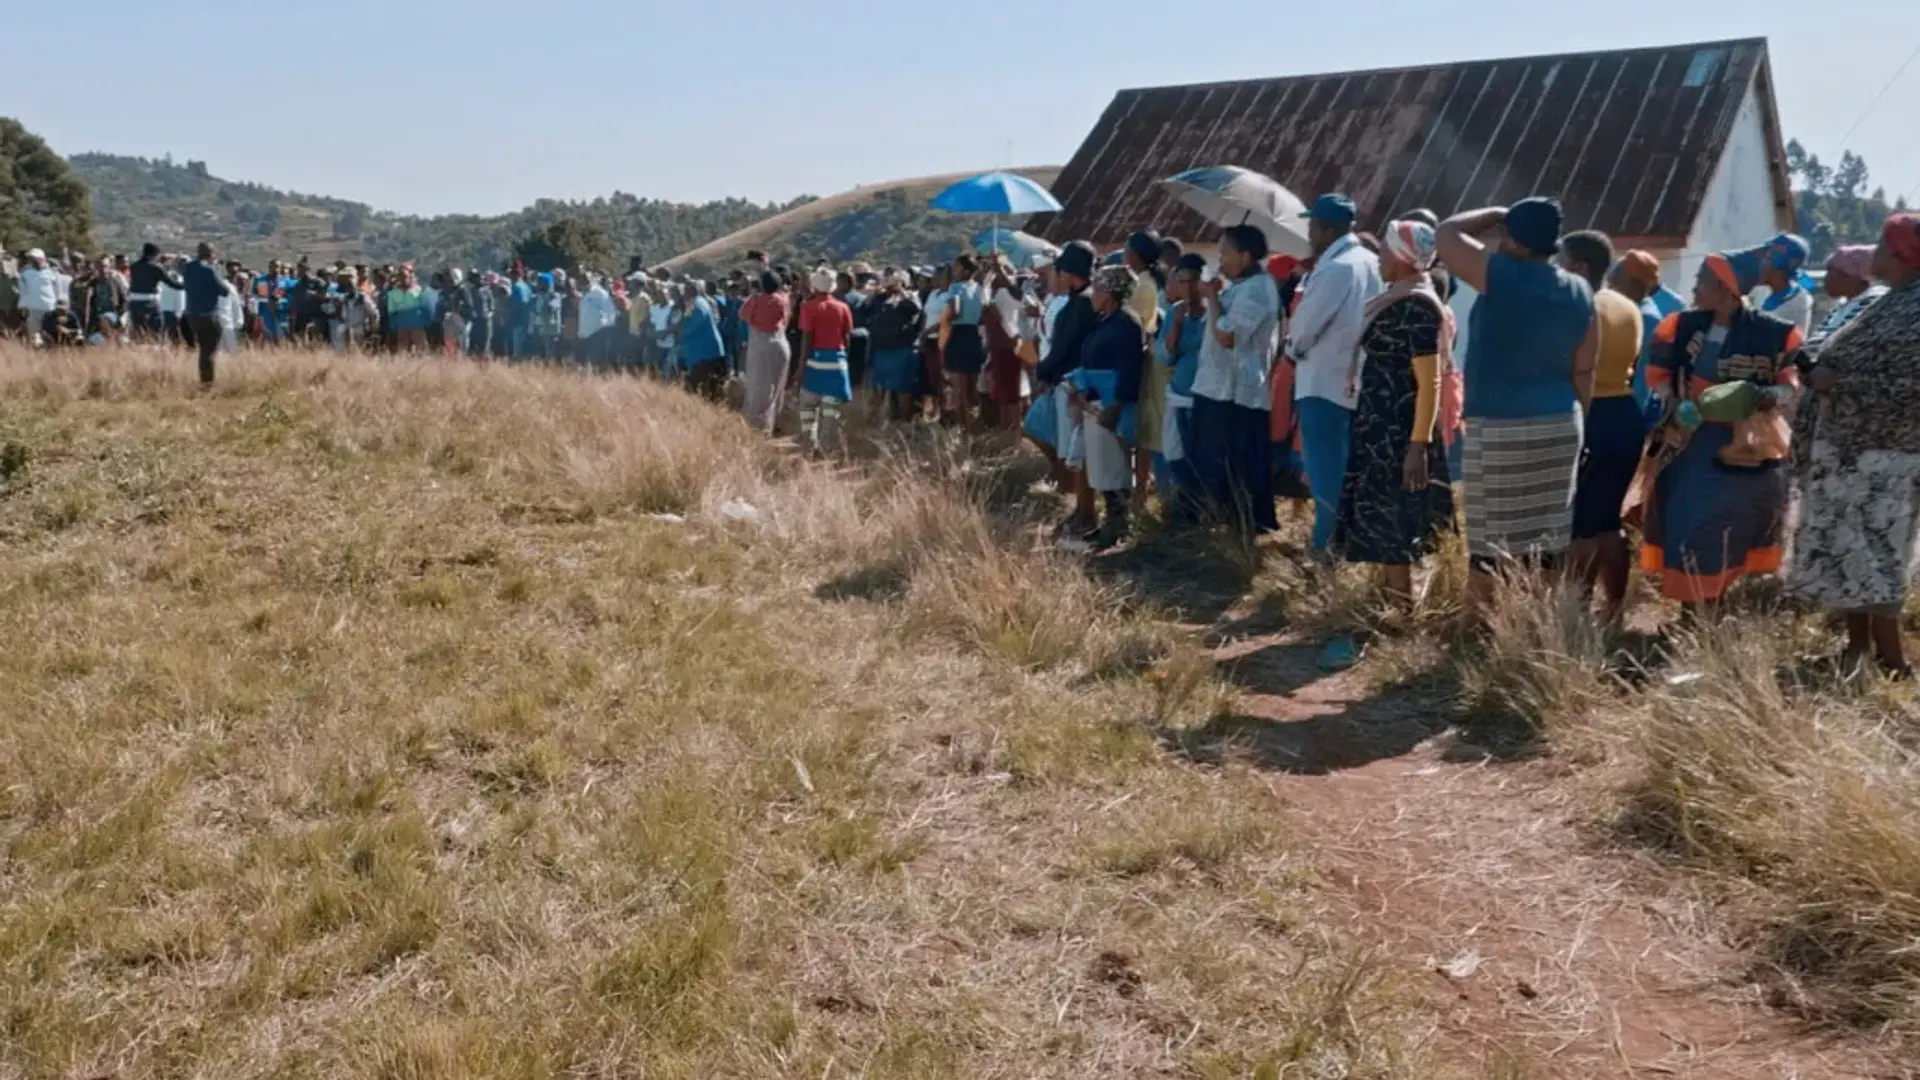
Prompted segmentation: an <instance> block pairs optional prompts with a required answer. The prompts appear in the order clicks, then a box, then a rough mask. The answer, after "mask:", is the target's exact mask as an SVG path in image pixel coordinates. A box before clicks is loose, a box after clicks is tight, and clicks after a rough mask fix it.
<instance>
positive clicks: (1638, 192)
mask: <svg viewBox="0 0 1920 1080" xmlns="http://www.w3.org/2000/svg"><path fill="white" fill-rule="evenodd" d="M1756 80H1758V89H1759V98H1760V103H1761V109H1762V113H1763V122H1764V124H1765V127H1766V129H1767V137H1768V140H1769V142H1770V143H1771V146H1770V149H1769V156H1770V157H1771V159H1772V163H1773V167H1774V173H1775V175H1774V187H1775V200H1776V203H1777V206H1776V210H1777V213H1776V216H1777V217H1779V218H1780V219H1781V222H1782V223H1783V224H1784V223H1785V222H1788V221H1791V220H1792V209H1791V205H1792V204H1791V201H1790V200H1791V198H1792V196H1791V193H1790V192H1789V190H1788V187H1787V176H1786V172H1785V152H1784V150H1783V149H1782V148H1781V140H1780V130H1779V122H1778V120H1777V113H1776V111H1775V107H1774V100H1773V86H1772V77H1771V74H1770V72H1769V69H1768V62H1767V43H1766V41H1765V39H1761V38H1755V39H1749V40H1740V41H1722V42H1709V43H1704V44H1695V45H1676V46H1671V47H1666V48H1654V49H1629V50H1623V51H1619V52H1600V53H1569V54H1567V55H1563V56H1537V57H1527V58H1521V59H1510V60H1479V61H1473V62H1470V63H1464V64H1440V65H1435V66H1433V67H1416V68H1398V69H1394V70H1386V71H1361V72H1350V73H1346V74H1334V75H1300V76H1291V77H1287V78H1280V79H1264V80H1255V81H1250V82H1236V83H1215V84H1211V85H1202V86H1166V87H1157V88H1152V89H1139V90H1122V91H1121V92H1120V93H1118V94H1116V95H1115V96H1114V99H1113V102H1112V103H1111V104H1110V105H1108V106H1107V110H1106V112H1105V113H1104V114H1102V115H1101V117H1100V122H1099V123H1098V124H1096V125H1095V126H1094V129H1093V132H1092V133H1091V134H1089V135H1088V136H1087V139H1086V141H1085V142H1083V143H1081V145H1080V149H1079V151H1078V152H1076V153H1075V154H1074V156H1073V160H1072V161H1071V162H1069V163H1068V164H1067V167H1066V168H1065V169H1064V170H1063V171H1062V172H1061V174H1060V178H1059V180H1058V181H1057V182H1056V183H1055V184H1054V188H1053V191H1054V194H1055V195H1056V196H1058V197H1059V199H1060V201H1061V203H1062V204H1063V205H1064V206H1065V207H1066V209H1065V210H1064V211H1062V212H1061V213H1058V214H1048V215H1042V216H1041V217H1037V218H1035V219H1033V220H1032V221H1031V222H1030V223H1029V224H1028V226H1027V229H1028V231H1030V232H1034V233H1037V234H1039V235H1041V236H1045V237H1046V238H1047V239H1049V240H1053V241H1055V242H1064V241H1067V240H1071V239H1075V238H1079V239H1087V240H1092V241H1094V242H1095V243H1098V244H1116V243H1120V242H1122V241H1124V240H1125V239H1126V237H1127V235H1128V234H1129V233H1131V232H1133V231H1134V230H1136V229H1143V228H1154V229H1158V230H1159V231H1160V232H1161V233H1163V234H1165V235H1169V236H1178V237H1182V238H1184V239H1188V240H1199V241H1209V240H1212V239H1214V238H1215V237H1216V236H1217V230H1215V229H1214V228H1212V227H1211V226H1209V225H1208V224H1207V223H1206V222H1205V221H1203V220H1202V219H1201V218H1200V217H1199V216H1198V215H1196V214H1194V213H1193V212H1192V211H1190V210H1187V209H1185V208H1184V207H1182V206H1180V205H1179V204H1178V203H1176V202H1174V201H1173V200H1172V199H1171V198H1170V197H1169V196H1168V195H1167V194H1166V192H1165V190H1164V189H1162V188H1161V187H1160V186H1159V185H1158V184H1157V183H1156V181H1158V180H1161V179H1164V178H1166V177H1169V176H1172V175H1174V174H1175V173H1178V172H1181V171H1183V170H1186V169H1190V168H1194V167H1196V166H1201V165H1240V166H1244V167H1246V168H1251V169H1257V170H1259V171H1261V172H1264V173H1266V174H1267V175H1269V176H1272V177H1273V178H1275V179H1276V180H1279V181H1280V182H1281V183H1283V184H1285V185H1286V186H1287V187H1288V188H1289V189H1291V190H1292V191H1293V192H1294V193H1295V194H1296V195H1299V196H1300V197H1301V198H1302V199H1306V200H1308V201H1311V200H1312V199H1313V196H1314V195H1315V194H1318V193H1320V192H1326V191H1344V192H1346V193H1347V194H1348V195H1351V196H1352V197H1353V199H1354V201H1355V202H1356V203H1358V204H1359V207H1360V218H1361V225H1362V227H1363V228H1367V229H1375V230H1377V229H1378V228H1379V227H1380V226H1381V225H1382V224H1384V223H1385V220H1386V218H1387V216H1388V215H1389V214H1391V213H1396V212H1400V211H1404V210H1410V209H1413V208H1415V207H1426V208H1428V209H1431V210H1433V211H1434V212H1435V213H1437V214H1439V215H1440V216H1442V217H1445V216H1447V215H1448V214H1451V213H1454V212H1456V211H1458V210H1462V209H1470V208H1472V207H1476V206H1490V205H1506V204H1508V203H1511V202H1514V201H1515V200H1518V199H1521V198H1524V197H1526V196H1528V195H1536V194H1538V195H1556V196H1558V197H1559V198H1560V200H1561V203H1562V204H1563V206H1564V207H1565V209H1566V213H1567V227H1568V229H1569V230H1572V229H1602V230H1605V231H1606V232H1609V233H1614V234H1619V235H1622V236H1634V237H1640V238H1644V239H1646V240H1648V241H1651V242H1659V241H1665V242H1667V243H1670V244H1671V245H1672V246H1679V245H1680V244H1681V243H1683V242H1684V240H1685V238H1686V236H1687V235H1688V234H1689V233H1690V232H1691V231H1692V227H1693V221H1694V218H1695V216H1696V215H1698V213H1699V211H1700V207H1701V203H1702V202H1703V201H1704V200H1705V198H1706V194H1707V186H1708V184H1709V183H1710V182H1711V181H1712V179H1713V174H1714V168H1715V166H1716V165H1718V164H1719V162H1720V158H1721V153H1722V151H1723V150H1724V149H1725V147H1726V144H1727V139H1728V137H1729V135H1730V133H1731V132H1732V130H1733V125H1734V118H1735V116H1736V115H1737V114H1738V112H1739V110H1740V105H1741V101H1742V99H1743V98H1744V97H1745V95H1746V90H1747V87H1748V86H1750V85H1754V84H1755V82H1756Z"/></svg>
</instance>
